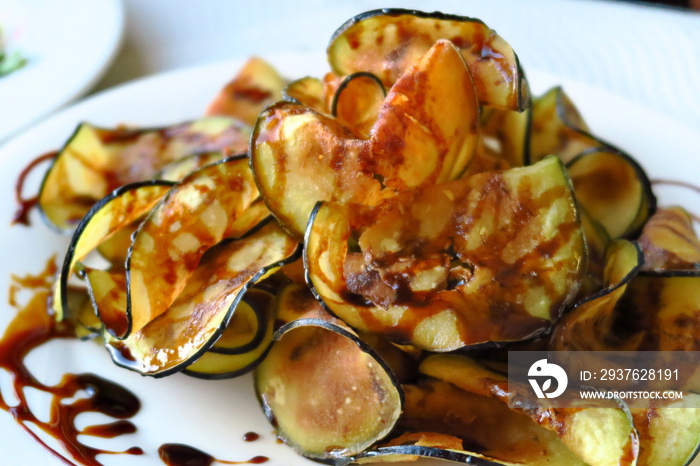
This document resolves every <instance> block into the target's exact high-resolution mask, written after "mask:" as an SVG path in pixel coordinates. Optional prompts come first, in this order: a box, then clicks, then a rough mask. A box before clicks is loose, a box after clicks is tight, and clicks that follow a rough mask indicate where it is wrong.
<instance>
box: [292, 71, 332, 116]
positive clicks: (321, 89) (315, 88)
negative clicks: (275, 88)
mask: <svg viewBox="0 0 700 466" xmlns="http://www.w3.org/2000/svg"><path fill="white" fill-rule="evenodd" d="M282 97H283V98H284V99H285V100H288V101H290V102H294V103H297V104H301V105H303V106H305V107H309V108H313V109H314V110H316V111H317V112H319V113H330V107H329V106H328V102H327V101H326V100H327V99H326V93H325V86H324V83H323V81H321V80H320V79H318V78H314V77H312V76H305V77H303V78H300V79H297V80H296V81H292V82H291V83H289V84H288V85H287V87H285V88H284V91H282Z"/></svg>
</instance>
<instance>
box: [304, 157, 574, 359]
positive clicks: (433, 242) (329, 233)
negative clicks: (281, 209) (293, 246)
mask: <svg viewBox="0 0 700 466" xmlns="http://www.w3.org/2000/svg"><path fill="white" fill-rule="evenodd" d="M349 243H350V245H349ZM355 245H357V246H355ZM304 254H305V255H304V260H305V268H306V271H307V274H308V277H307V280H308V282H309V284H310V285H311V286H312V287H313V289H314V290H315V293H316V294H317V295H318V296H319V297H320V298H321V299H322V300H323V302H324V303H325V304H326V305H327V306H328V307H329V308H330V310H331V311H332V312H333V313H334V314H335V315H337V316H338V317H340V318H342V319H343V320H344V321H345V322H347V323H348V324H349V325H351V326H353V327H355V328H358V329H360V330H363V331H368V332H372V333H381V334H383V335H385V336H386V337H388V338H390V339H392V340H394V341H396V342H399V343H406V342H409V343H411V344H412V345H415V346H417V347H419V348H423V349H427V350H431V351H451V350H454V349H457V348H462V347H465V346H474V345H481V344H491V343H493V342H499V343H503V342H512V341H519V340H523V339H527V338H531V337H534V336H536V335H538V334H540V333H542V332H544V331H545V330H547V329H548V328H549V326H550V325H551V322H552V321H553V320H554V319H556V318H557V317H558V316H559V314H560V313H561V312H562V309H563V308H564V307H565V306H566V305H567V304H568V303H569V302H570V301H571V299H573V297H574V296H575V295H576V292H577V290H578V287H579V285H580V282H581V279H582V277H583V273H584V270H585V261H586V251H585V244H584V239H583V234H582V231H581V227H580V223H579V219H578V217H577V214H576V208H575V202H574V199H573V195H572V192H571V187H570V183H569V180H568V178H567V175H566V172H565V170H564V168H563V165H562V164H561V162H560V161H559V160H558V159H557V158H556V157H550V158H547V159H545V160H543V161H542V162H540V163H538V164H536V165H533V166H530V167H524V168H515V169H512V170H509V171H505V172H492V173H483V174H480V175H475V176H473V177H471V178H468V179H466V180H458V181H454V182H451V183H446V184H443V185H439V186H434V187H428V188H425V189H423V190H420V191H417V192H412V193H403V194H401V195H399V196H397V197H395V198H392V199H390V200H388V201H386V202H385V203H383V204H381V205H379V206H377V207H374V208H372V207H365V206H359V205H341V204H336V203H323V204H320V205H319V206H317V208H316V209H315V211H314V214H313V216H312V219H311V220H310V221H309V227H308V230H307V234H306V238H305V252H304Z"/></svg>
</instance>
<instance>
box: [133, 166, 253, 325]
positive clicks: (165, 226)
mask: <svg viewBox="0 0 700 466" xmlns="http://www.w3.org/2000/svg"><path fill="white" fill-rule="evenodd" d="M257 197H258V191H257V189H256V188H255V183H254V181H253V177H252V173H251V171H250V168H249V167H248V160H247V158H245V157H240V156H235V157H231V158H228V159H224V160H223V161H221V162H219V163H216V164H213V165H208V166H206V167H203V168H201V169H199V170H197V171H195V172H193V173H191V174H190V175H188V176H187V177H186V178H185V179H183V180H182V181H181V182H180V183H178V184H177V185H175V186H174V187H173V188H172V189H171V190H170V191H169V192H168V194H167V195H166V196H165V197H164V198H163V199H162V200H161V202H160V203H159V204H158V205H156V207H155V208H154V209H153V211H151V213H150V214H149V216H148V217H147V219H146V220H145V221H144V222H143V223H142V224H141V226H140V227H139V229H138V230H137V232H136V234H135V235H134V240H133V243H132V246H131V249H130V251H129V256H128V258H127V262H126V281H127V318H128V320H129V322H130V324H131V325H130V329H128V330H127V332H126V334H125V335H128V333H129V331H130V330H133V331H138V330H140V329H142V328H143V327H144V326H145V325H146V324H147V323H149V322H151V321H152V320H153V319H154V318H155V317H157V316H158V315H160V314H161V313H163V312H165V310H166V309H168V307H169V306H170V305H171V304H172V303H173V301H174V300H175V298H176V297H177V296H178V294H180V292H181V291H182V290H183V288H184V287H185V285H186V283H187V281H188V278H189V277H190V275H191V274H192V273H193V272H194V270H195V269H196V268H197V264H198V262H199V259H200V258H201V257H202V255H203V254H204V252H205V251H206V250H207V249H209V248H210V247H211V246H213V245H215V244H217V243H219V242H220V241H221V240H222V239H224V238H232V237H233V238H235V237H238V236H241V235H242V234H244V233H245V232H246V231H247V230H245V231H240V230H239V229H238V227H239V225H238V224H237V223H236V221H237V219H238V218H239V217H241V216H242V215H243V213H244V212H245V211H246V209H248V208H249V207H250V206H251V204H252V203H253V202H254V201H255V200H256V198H257ZM245 226H246V227H248V226H249V225H245ZM153 270H157V271H159V272H158V273H153Z"/></svg>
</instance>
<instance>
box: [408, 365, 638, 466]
mask: <svg viewBox="0 0 700 466" xmlns="http://www.w3.org/2000/svg"><path fill="white" fill-rule="evenodd" d="M420 370H421V372H422V373H424V374H426V375H428V376H431V377H434V378H437V379H439V380H442V381H444V382H449V383H451V384H453V385H455V386H457V387H459V388H461V389H462V390H465V391H467V392H470V393H472V394H475V395H480V396H483V397H486V398H488V399H491V400H497V401H499V402H501V403H503V404H505V405H507V404H508V403H509V402H512V403H514V404H515V406H516V407H514V408H512V409H513V410H514V411H515V412H516V413H522V414H524V415H526V416H527V417H529V418H530V419H531V420H532V421H533V422H534V423H536V424H537V425H539V426H541V427H543V428H544V429H547V430H549V431H551V432H553V433H555V434H556V436H557V437H559V439H561V442H562V443H563V444H564V445H565V446H566V447H567V448H568V449H569V450H571V452H572V453H573V454H574V455H576V456H577V457H578V458H580V459H581V460H582V461H583V462H584V463H585V464H596V465H601V466H602V465H610V466H613V465H634V464H636V463H637V456H638V445H639V438H638V434H637V431H636V430H635V428H634V425H633V424H632V417H631V414H630V412H629V410H628V409H627V407H626V406H625V405H624V404H623V403H621V402H619V403H618V402H614V401H612V400H609V401H610V403H608V406H600V405H586V404H585V403H582V404H581V405H580V406H575V407H572V408H552V407H548V406H546V405H540V402H539V401H538V399H537V398H535V397H534V396H533V395H532V391H531V389H530V387H525V386H519V385H518V384H516V383H513V382H512V381H511V382H510V383H509V381H508V380H507V378H506V377H505V376H503V375H501V374H498V373H496V372H494V371H492V370H490V369H488V368H486V367H485V366H483V365H481V364H479V363H478V362H476V361H475V360H473V359H471V358H468V357H465V356H460V355H455V354H439V355H433V356H430V357H428V358H426V359H425V360H424V361H423V363H422V364H421V367H420ZM606 403H607V402H606ZM516 432H517V430H516ZM521 432H522V431H521ZM538 437H539V436H538ZM545 442H547V446H546V447H545V449H546V450H550V448H551V449H552V450H553V449H554V448H555V447H553V446H550V445H551V443H550V440H545ZM543 446H544V445H543ZM554 464H559V463H556V462H555V463H554ZM561 464H568V463H561Z"/></svg>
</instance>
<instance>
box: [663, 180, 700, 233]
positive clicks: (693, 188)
mask: <svg viewBox="0 0 700 466" xmlns="http://www.w3.org/2000/svg"><path fill="white" fill-rule="evenodd" d="M651 184H652V185H659V184H665V185H669V186H677V187H680V188H686V189H690V190H691V191H695V192H696V193H698V194H700V186H698V185H695V184H693V183H688V182H686V181H679V180H667V179H654V180H651ZM688 215H690V217H691V218H692V219H693V220H695V221H696V222H698V223H700V215H697V214H694V213H692V212H688Z"/></svg>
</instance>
